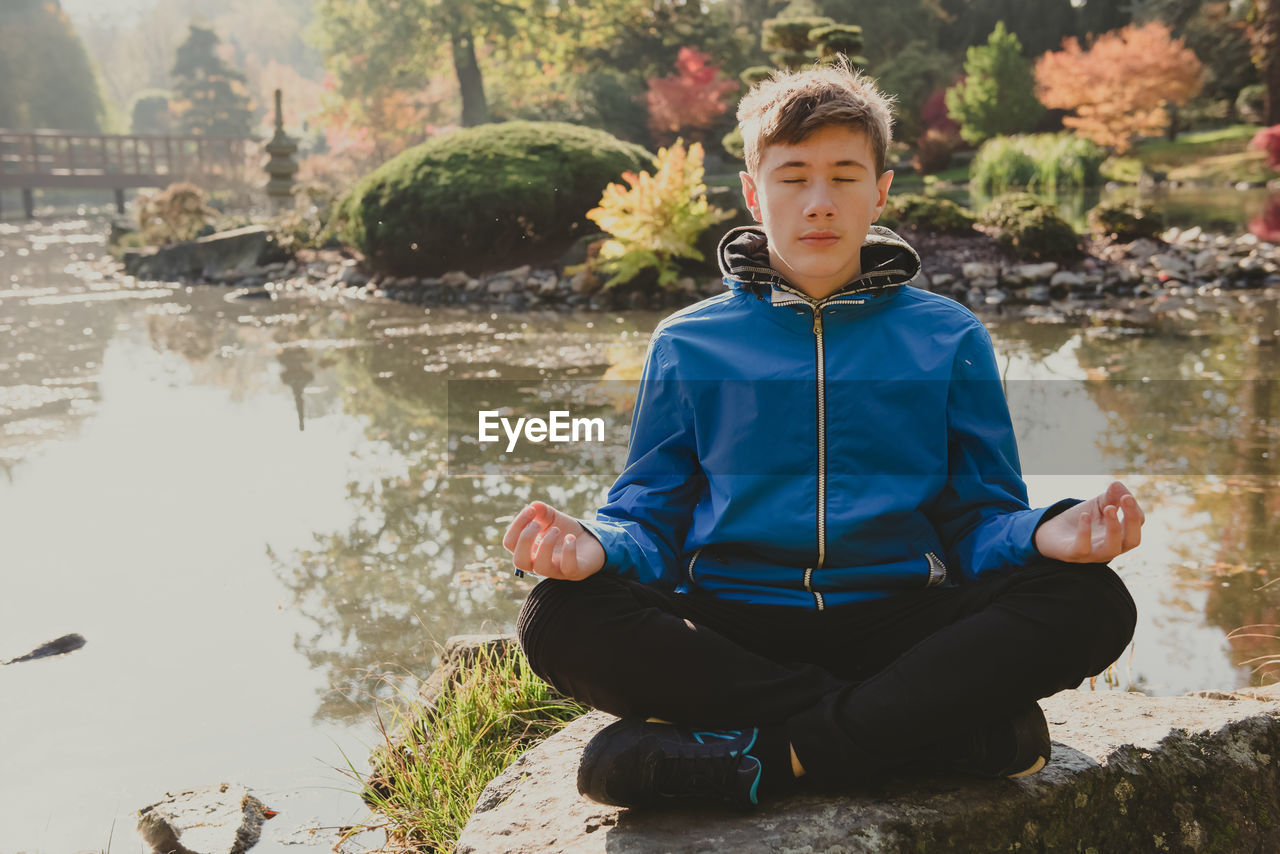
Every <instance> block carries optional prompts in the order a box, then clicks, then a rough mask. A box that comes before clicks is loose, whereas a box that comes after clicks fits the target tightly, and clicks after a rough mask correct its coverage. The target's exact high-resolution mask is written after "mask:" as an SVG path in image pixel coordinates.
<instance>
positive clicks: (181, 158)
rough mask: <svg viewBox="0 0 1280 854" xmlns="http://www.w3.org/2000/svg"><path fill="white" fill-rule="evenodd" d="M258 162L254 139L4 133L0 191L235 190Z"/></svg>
mask: <svg viewBox="0 0 1280 854" xmlns="http://www.w3.org/2000/svg"><path fill="white" fill-rule="evenodd" d="M254 158H259V159H260V158H261V152H260V148H259V145H258V143H257V141H255V140H251V139H230V138H217V137H205V136H149V135H137V134H132V135H107V134H73V133H67V132H66V131H40V130H37V131H14V130H6V129H0V187H23V188H33V187H87V188H95V187H100V188H107V189H118V188H132V187H146V186H164V185H166V184H169V183H171V182H173V181H180V180H193V181H197V182H198V183H200V184H202V185H208V184H215V185H225V184H235V183H239V182H241V181H243V180H244V179H245V178H246V176H247V175H248V174H250V170H252V169H253V168H254V166H255V164H254V163H253V162H252V161H253V160H254Z"/></svg>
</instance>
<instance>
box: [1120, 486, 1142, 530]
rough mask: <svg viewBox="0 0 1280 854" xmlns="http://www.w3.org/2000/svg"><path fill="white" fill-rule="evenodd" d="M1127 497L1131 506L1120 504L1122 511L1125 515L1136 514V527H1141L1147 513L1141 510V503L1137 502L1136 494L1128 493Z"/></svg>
mask: <svg viewBox="0 0 1280 854" xmlns="http://www.w3.org/2000/svg"><path fill="white" fill-rule="evenodd" d="M1129 499H1130V504H1131V505H1132V507H1128V506H1124V505H1122V507H1124V512H1125V514H1126V515H1133V516H1137V517H1138V527H1142V526H1143V525H1144V524H1146V521H1147V514H1146V513H1145V512H1143V510H1142V505H1141V504H1139V503H1138V496H1136V495H1134V494H1132V493H1130V494H1129Z"/></svg>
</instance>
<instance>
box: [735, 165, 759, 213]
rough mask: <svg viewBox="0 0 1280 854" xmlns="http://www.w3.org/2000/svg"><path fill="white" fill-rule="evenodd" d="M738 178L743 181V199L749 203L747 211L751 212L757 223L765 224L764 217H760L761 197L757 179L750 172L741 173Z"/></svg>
mask: <svg viewBox="0 0 1280 854" xmlns="http://www.w3.org/2000/svg"><path fill="white" fill-rule="evenodd" d="M738 177H739V178H740V179H741V180H742V198H743V200H744V201H746V203H747V210H749V211H751V215H752V216H753V217H755V220H756V222H764V217H762V216H761V215H760V196H759V193H757V191H756V182H755V179H754V178H752V177H751V173H750V172H739V173H738Z"/></svg>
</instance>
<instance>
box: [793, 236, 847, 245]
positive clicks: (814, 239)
mask: <svg viewBox="0 0 1280 854" xmlns="http://www.w3.org/2000/svg"><path fill="white" fill-rule="evenodd" d="M839 240H840V238H839V237H837V236H836V235H834V234H810V235H806V236H805V237H801V238H800V242H801V243H803V244H804V245H805V246H834V245H835V244H836V242H837V241H839Z"/></svg>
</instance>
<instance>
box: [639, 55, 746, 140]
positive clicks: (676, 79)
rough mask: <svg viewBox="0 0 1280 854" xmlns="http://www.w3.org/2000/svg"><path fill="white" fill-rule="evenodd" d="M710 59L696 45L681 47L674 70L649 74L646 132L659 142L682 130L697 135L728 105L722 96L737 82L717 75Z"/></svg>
mask: <svg viewBox="0 0 1280 854" xmlns="http://www.w3.org/2000/svg"><path fill="white" fill-rule="evenodd" d="M709 59H711V56H710V55H709V54H705V53H703V52H702V51H700V50H697V49H696V48H692V47H682V48H680V53H679V55H678V56H677V57H676V73H675V74H673V75H671V76H669V77H651V78H649V81H648V82H649V93H648V101H649V132H650V133H652V134H653V138H654V139H655V140H657V141H658V143H659V144H667V143H670V142H671V140H673V139H675V138H676V137H677V136H678V135H681V134H683V135H686V136H689V137H692V138H693V139H695V140H696V139H700V138H701V137H702V135H703V134H704V133H705V132H706V131H707V130H708V129H710V127H711V126H712V124H714V123H715V120H716V119H717V118H719V117H720V116H721V115H722V114H723V113H724V112H725V111H726V110H727V109H729V105H728V104H727V103H726V102H725V100H724V96H725V95H727V94H728V93H730V92H734V91H736V90H737V88H738V84H737V83H736V82H735V81H733V80H726V79H724V78H722V77H720V67H719V66H718V65H712V64H711V63H709V62H708V60H709Z"/></svg>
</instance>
